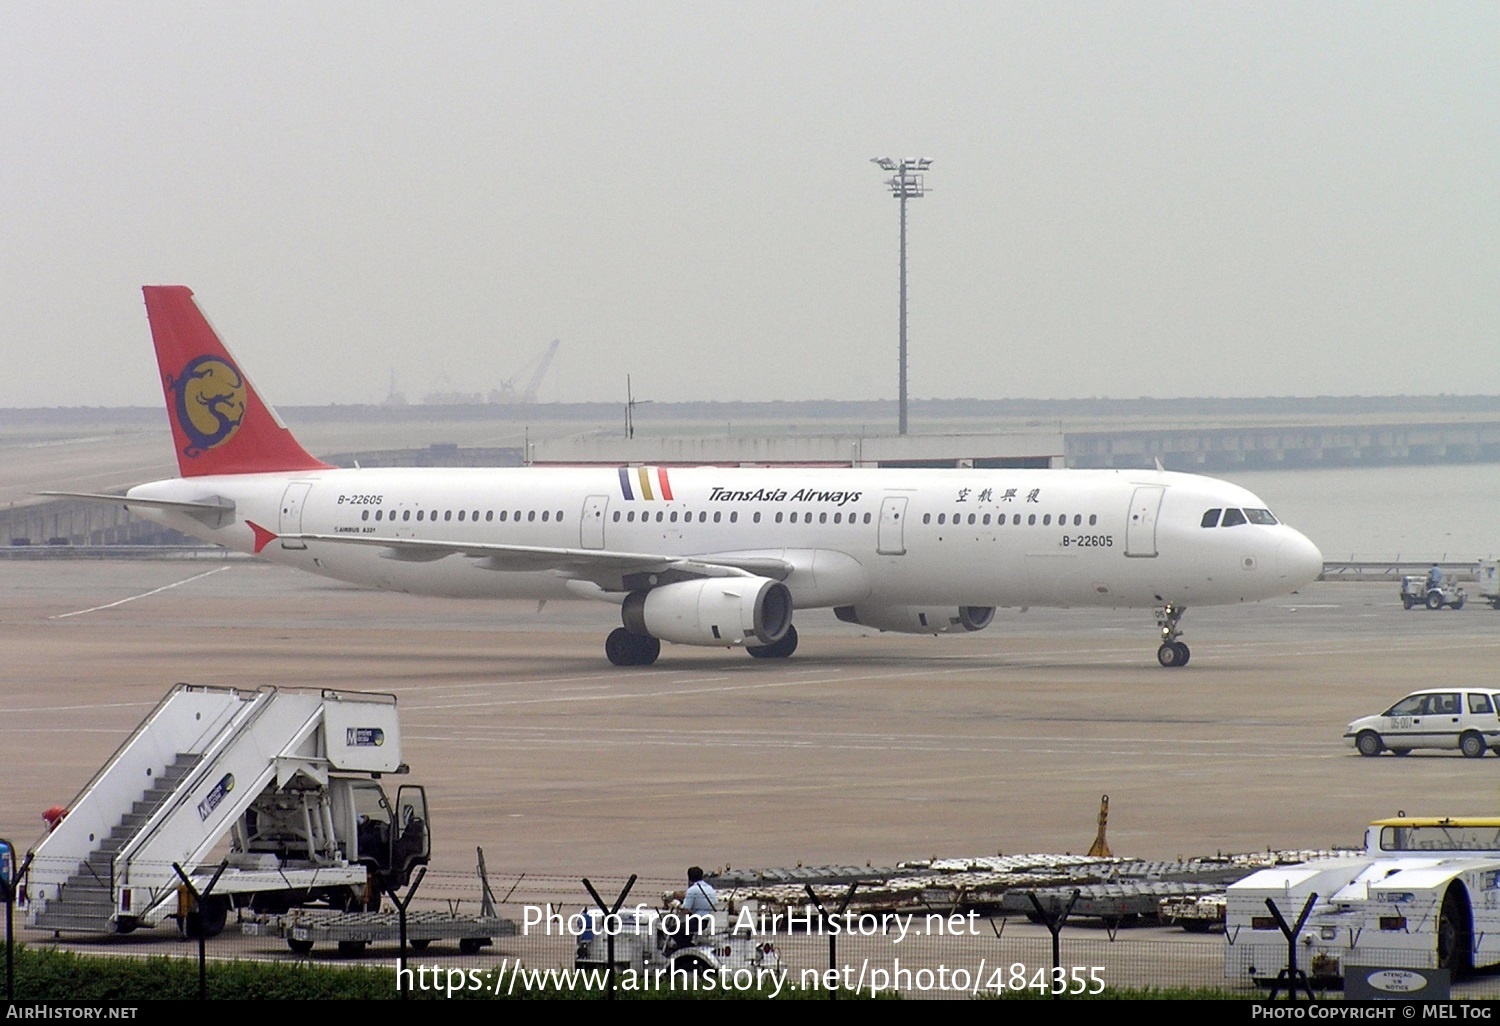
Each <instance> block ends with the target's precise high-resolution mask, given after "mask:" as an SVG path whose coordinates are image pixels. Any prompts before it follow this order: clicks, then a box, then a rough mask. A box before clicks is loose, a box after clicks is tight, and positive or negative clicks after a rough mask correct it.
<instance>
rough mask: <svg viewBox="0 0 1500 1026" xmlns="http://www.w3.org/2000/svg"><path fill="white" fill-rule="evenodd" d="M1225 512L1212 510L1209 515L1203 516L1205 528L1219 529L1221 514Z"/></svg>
mask: <svg viewBox="0 0 1500 1026" xmlns="http://www.w3.org/2000/svg"><path fill="white" fill-rule="evenodd" d="M1223 512H1224V511H1223V510H1222V509H1211V510H1209V511H1208V512H1207V513H1205V514H1203V526H1204V527H1218V526H1219V514H1220V513H1223Z"/></svg>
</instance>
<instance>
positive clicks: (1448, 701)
mask: <svg viewBox="0 0 1500 1026" xmlns="http://www.w3.org/2000/svg"><path fill="white" fill-rule="evenodd" d="M1432 711H1433V713H1434V714H1438V715H1442V716H1452V715H1454V714H1456V713H1457V712H1458V711H1459V707H1458V695H1456V694H1452V693H1444V694H1441V695H1433V696H1432Z"/></svg>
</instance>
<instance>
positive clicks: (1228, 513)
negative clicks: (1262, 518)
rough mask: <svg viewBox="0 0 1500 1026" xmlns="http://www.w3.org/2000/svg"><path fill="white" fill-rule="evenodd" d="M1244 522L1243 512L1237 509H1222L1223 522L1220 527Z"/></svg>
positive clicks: (1235, 525)
mask: <svg viewBox="0 0 1500 1026" xmlns="http://www.w3.org/2000/svg"><path fill="white" fill-rule="evenodd" d="M1244 522H1245V514H1243V513H1241V512H1240V511H1239V510H1237V509H1226V510H1225V511H1224V523H1223V524H1221V525H1220V526H1221V527H1238V526H1239V525H1240V524H1243V523H1244Z"/></svg>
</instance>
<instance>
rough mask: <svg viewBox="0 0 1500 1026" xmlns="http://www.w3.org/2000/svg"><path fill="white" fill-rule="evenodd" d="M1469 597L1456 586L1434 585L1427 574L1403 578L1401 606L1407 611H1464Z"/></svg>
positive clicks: (1409, 575)
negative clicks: (1419, 608) (1422, 609)
mask: <svg viewBox="0 0 1500 1026" xmlns="http://www.w3.org/2000/svg"><path fill="white" fill-rule="evenodd" d="M1466 599H1467V596H1466V595H1465V594H1464V590H1463V589H1462V588H1460V587H1459V586H1458V585H1456V584H1447V583H1443V584H1433V583H1432V581H1431V580H1430V579H1429V578H1428V577H1427V575H1426V574H1408V575H1406V576H1405V577H1403V578H1401V605H1403V606H1404V607H1406V608H1407V609H1414V608H1415V607H1417V606H1426V607H1427V608H1428V609H1442V608H1443V607H1444V606H1447V607H1448V608H1449V609H1462V608H1463V607H1464V602H1465V600H1466Z"/></svg>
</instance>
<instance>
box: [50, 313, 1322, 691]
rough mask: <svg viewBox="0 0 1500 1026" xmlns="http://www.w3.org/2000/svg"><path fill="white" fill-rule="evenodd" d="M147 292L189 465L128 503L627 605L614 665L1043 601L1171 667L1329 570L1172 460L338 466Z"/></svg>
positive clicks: (325, 550)
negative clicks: (1076, 613)
mask: <svg viewBox="0 0 1500 1026" xmlns="http://www.w3.org/2000/svg"><path fill="white" fill-rule="evenodd" d="M144 291H145V297H146V313H147V316H148V318H149V320H150V323H151V333H152V336H153V338H154V340H155V343H156V355H157V361H158V364H159V365H160V369H161V377H162V385H163V389H164V391H165V395H166V401H167V409H168V415H169V419H170V421H171V424H172V437H173V441H174V445H175V448H176V450H177V461H178V466H179V467H180V469H181V472H182V476H181V477H180V478H175V479H173V480H168V481H156V482H153V483H151V484H143V485H138V486H136V487H134V488H131V489H130V490H129V492H128V493H127V494H126V496H125V497H124V504H125V506H126V507H128V508H129V509H130V510H132V511H133V512H135V513H137V514H139V515H140V516H143V517H146V518H148V519H150V520H153V521H156V522H158V523H160V524H163V525H165V526H167V527H172V528H176V529H177V530H179V531H182V532H184V533H186V534H189V535H192V536H195V537H198V538H201V539H203V540H205V541H208V542H213V543H216V544H219V545H223V546H225V547H226V548H228V549H232V550H237V551H241V552H251V553H257V554H259V555H260V556H262V557H264V558H266V559H269V560H271V561H273V562H276V563H283V564H286V565H287V566H293V567H298V568H300V569H303V570H307V571H309V572H311V573H314V574H321V575H324V576H327V577H333V578H337V579H339V580H343V581H350V582H353V583H356V584H362V585H368V586H371V587H376V588H384V589H389V590H393V591H404V592H411V593H414V594H424V595H446V596H469V597H475V598H506V597H511V598H514V597H530V598H537V599H554V598H579V599H594V600H597V601H601V602H612V603H614V604H616V605H618V606H619V607H620V615H621V620H622V625H621V626H620V627H618V628H616V629H615V630H614V631H613V632H612V633H611V634H610V635H609V637H608V639H607V640H606V641H605V646H604V648H605V653H606V654H607V655H608V657H609V660H610V662H612V663H614V664H615V665H617V666H644V665H649V664H651V663H653V662H655V661H656V659H657V656H658V654H659V653H660V651H661V642H663V641H671V642H675V643H677V644H682V645H702V646H721V647H728V646H744V647H745V649H746V651H748V652H749V653H750V654H751V655H752V656H755V657H758V658H771V659H779V658H785V657H787V656H790V655H791V654H792V652H793V651H794V650H795V649H796V647H797V630H796V627H795V626H794V625H793V619H794V611H795V613H796V615H797V616H798V617H800V616H801V615H802V614H803V611H805V610H810V609H818V608H824V609H832V610H833V612H834V614H835V615H836V616H837V617H838V618H839V619H841V620H845V621H848V622H850V623H857V624H864V625H866V626H869V627H874V628H878V629H880V630H886V631H901V632H908V633H912V634H944V633H960V632H964V631H976V630H981V629H982V628H984V627H986V626H988V625H989V623H990V621H991V619H992V618H993V616H994V611H995V608H996V607H1027V606H1064V607H1066V606H1097V607H1114V608H1120V607H1141V608H1150V609H1155V610H1156V616H1157V625H1158V628H1159V630H1160V636H1161V640H1160V647H1159V648H1158V649H1157V658H1158V660H1159V661H1160V662H1161V664H1162V665H1163V666H1182V665H1185V664H1186V663H1187V661H1188V656H1189V652H1188V647H1187V645H1186V644H1184V643H1183V642H1182V641H1181V640H1180V639H1181V629H1180V620H1181V617H1182V614H1183V611H1184V610H1185V609H1186V608H1187V607H1189V606H1193V605H1223V604H1230V603H1239V602H1248V601H1254V600H1257V599H1265V598H1271V597H1275V596H1279V595H1285V594H1288V593H1290V592H1292V591H1295V590H1296V589H1297V588H1299V587H1301V586H1302V585H1304V584H1307V583H1308V582H1310V581H1312V580H1314V579H1315V578H1316V577H1317V576H1318V575H1319V574H1320V573H1321V572H1322V568H1323V560H1322V556H1321V554H1320V553H1319V552H1318V549H1317V548H1316V547H1315V546H1314V545H1313V544H1312V542H1310V541H1309V540H1308V539H1307V538H1305V537H1303V536H1302V535H1301V534H1300V533H1298V532H1297V531H1295V530H1293V529H1292V528H1290V527H1288V526H1286V525H1285V524H1282V523H1279V522H1278V521H1277V520H1276V518H1275V517H1274V516H1272V515H1271V513H1270V511H1269V510H1268V509H1267V508H1266V504H1265V503H1263V502H1262V501H1261V500H1260V499H1258V498H1256V497H1255V496H1254V495H1253V494H1251V493H1250V492H1248V491H1246V490H1245V489H1243V488H1240V487H1238V486H1236V485H1233V484H1229V483H1226V482H1223V481H1218V480H1215V479H1213V478H1207V477H1200V476H1197V475H1193V474H1182V473H1171V472H1166V471H1162V470H1159V469H1154V470H1139V471H1130V470H963V469H957V470H897V469H844V468H837V469H830V468H818V469H808V468H796V469H793V468H722V467H695V468H681V467H671V468H668V467H648V466H622V467H608V468H603V469H600V468H552V467H548V468H534V467H524V468H497V469H437V468H399V469H373V468H372V469H352V470H345V469H338V468H335V467H331V466H329V465H327V464H325V463H323V462H321V461H320V460H318V459H315V458H314V457H313V456H311V455H309V454H308V453H307V451H306V450H304V449H303V448H302V446H301V445H300V444H298V442H297V441H296V439H294V438H293V437H292V435H291V432H289V431H288V430H287V428H286V426H285V425H284V424H283V423H282V422H281V420H280V419H279V418H278V417H277V416H276V414H275V412H274V411H273V410H272V409H271V407H270V406H268V405H266V403H265V402H263V401H262V399H261V398H260V396H259V395H258V394H257V393H256V391H255V389H254V387H252V385H251V384H250V380H249V378H247V377H246V376H245V375H244V374H243V373H242V372H241V370H240V369H239V365H238V364H237V363H236V362H235V361H234V359H233V357H232V356H231V355H230V354H229V352H228V350H227V349H226V348H225V346H224V345H223V343H222V342H221V341H220V340H219V338H218V336H217V335H216V334H215V333H214V331H213V329H212V328H211V327H210V326H209V324H208V321H207V320H206V319H205V318H204V317H203V315H202V313H200V312H199V310H198V307H197V305H196V304H195V303H194V301H193V298H192V292H191V291H190V290H189V289H187V288H185V287H182V286H148V287H146V288H145V290H144ZM72 494H77V493H72ZM89 497H91V498H112V499H113V500H115V501H120V497H119V496H98V495H91V496H89Z"/></svg>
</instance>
